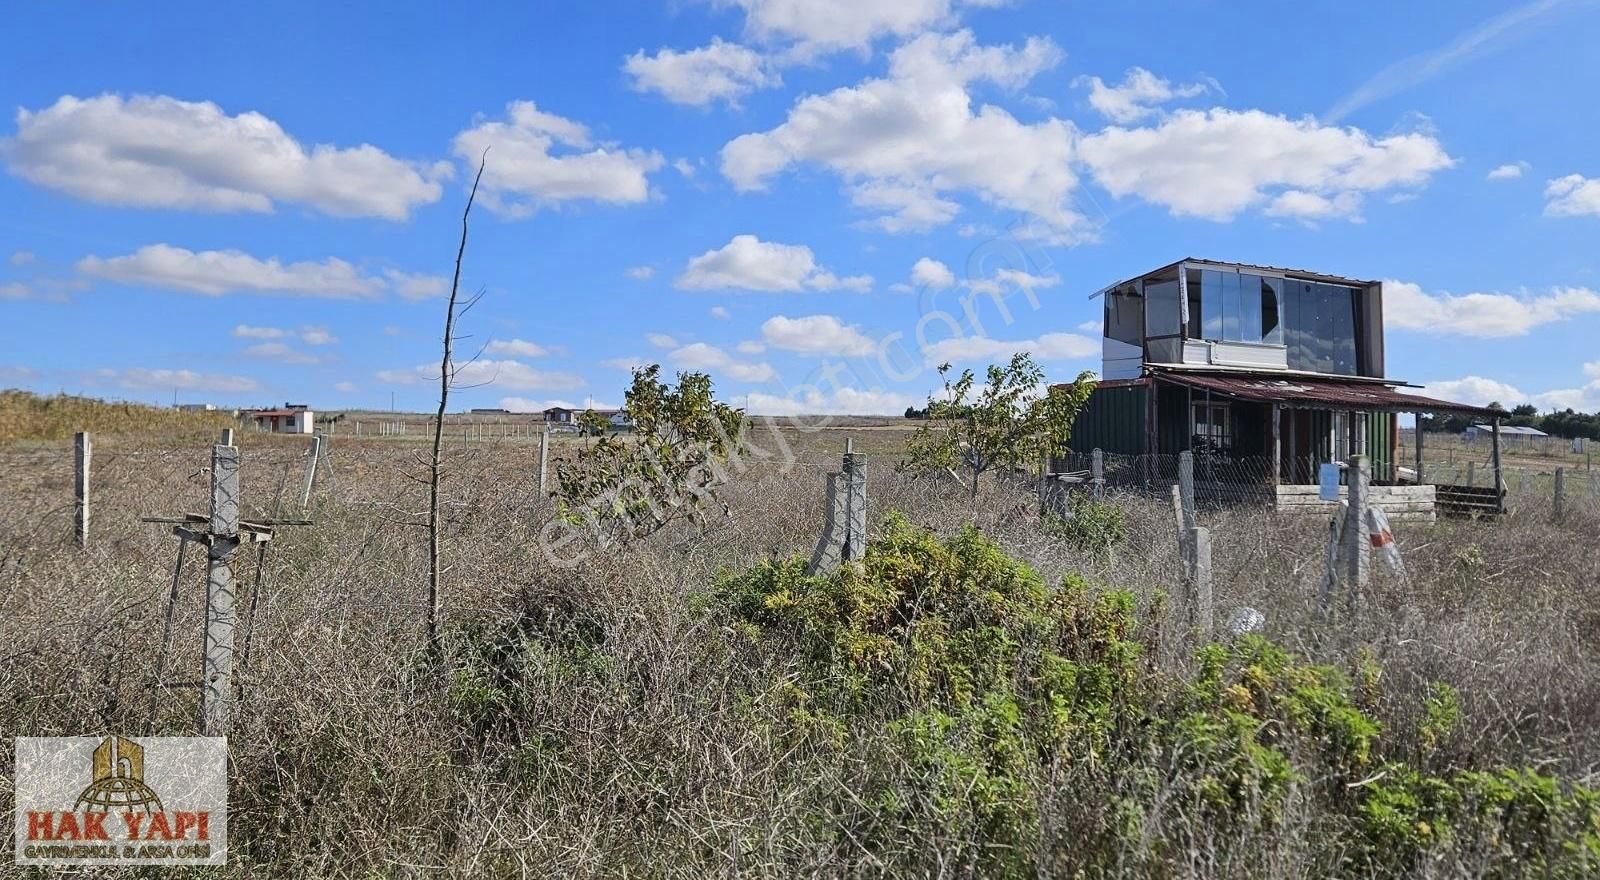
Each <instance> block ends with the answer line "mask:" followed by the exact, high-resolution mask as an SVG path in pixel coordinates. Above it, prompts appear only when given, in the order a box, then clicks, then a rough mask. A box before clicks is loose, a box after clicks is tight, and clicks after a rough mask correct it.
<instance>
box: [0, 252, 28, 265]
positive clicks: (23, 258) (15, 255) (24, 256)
mask: <svg viewBox="0 0 1600 880" xmlns="http://www.w3.org/2000/svg"><path fill="white" fill-rule="evenodd" d="M33 260H34V256H33V251H12V252H11V256H9V257H7V258H6V262H8V263H10V264H11V265H13V266H26V265H28V264H29V263H31V262H33Z"/></svg>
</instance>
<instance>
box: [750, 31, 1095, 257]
mask: <svg viewBox="0 0 1600 880" xmlns="http://www.w3.org/2000/svg"><path fill="white" fill-rule="evenodd" d="M1060 58H1061V51H1060V50H1059V49H1058V48H1057V47H1056V46H1055V44H1054V43H1052V42H1050V41H1049V40H1045V39H1039V38H1032V39H1029V40H1028V41H1027V43H1026V44H1024V45H1023V46H1021V47H1017V46H980V45H978V44H977V43H976V41H975V40H974V39H973V37H972V34H971V33H970V32H967V31H960V32H957V33H953V34H923V35H921V36H919V37H917V38H916V39H914V40H912V41H911V42H909V43H906V44H905V45H903V46H901V47H900V48H898V49H896V50H895V51H894V53H893V55H891V56H890V60H889V74H888V76H887V77H884V78H881V79H869V80H866V81H864V82H862V83H859V84H857V85H855V86H848V87H844V88H839V89H835V90H834V91H831V92H828V93H827V94H822V95H810V96H807V97H804V98H801V99H800V100H799V101H798V102H797V103H796V104H795V105H794V106H793V107H792V108H791V109H790V111H789V115H788V118H787V119H786V120H785V121H784V122H783V123H782V124H781V125H779V126H778V127H776V128H773V129H771V130H770V131H765V132H755V133H751V134H745V135H741V136H739V137H737V138H735V139H733V140H732V141H729V142H728V143H727V144H726V145H725V146H724V147H723V148H722V157H721V158H722V173H723V175H724V176H726V177H727V178H728V180H729V181H731V182H732V183H733V185H734V187H735V188H736V189H739V190H741V191H752V190H760V189H762V188H764V187H765V186H766V184H767V182H768V181H769V180H770V179H771V178H773V177H774V176H776V175H777V174H779V173H781V172H783V171H785V170H786V169H788V168H790V167H791V166H795V165H803V164H807V163H811V164H816V165H820V166H822V167H824V168H827V169H828V170H830V171H832V172H833V173H835V174H837V175H838V176H839V177H840V178H841V180H842V181H843V182H844V183H845V185H846V187H847V188H848V189H849V190H851V192H852V198H853V199H854V200H855V201H856V203H857V204H858V205H861V206H863V207H867V208H873V209H877V210H880V211H885V212H887V213H884V214H881V215H880V216H879V218H878V220H879V222H880V225H882V226H884V227H885V228H886V229H888V230H889V231H907V230H915V229H925V228H928V227H930V226H934V225H939V224H941V223H945V222H948V221H949V220H950V219H951V218H952V217H954V216H955V214H956V212H957V211H958V210H959V206H957V205H956V203H955V202H953V201H951V200H950V198H949V196H951V195H954V194H958V193H970V194H975V195H976V196H977V197H979V198H981V199H983V200H984V201H986V202H988V203H990V204H993V205H996V206H999V207H1001V208H1006V209H1009V210H1015V211H1023V212H1026V213H1029V214H1031V215H1033V216H1036V217H1038V218H1040V219H1041V220H1043V221H1044V222H1047V223H1049V224H1050V225H1051V226H1052V227H1054V228H1056V229H1058V230H1066V229H1069V228H1071V227H1073V226H1075V225H1076V224H1077V223H1078V221H1079V218H1078V217H1077V215H1076V214H1074V213H1073V212H1072V211H1071V210H1070V209H1069V208H1068V206H1067V197H1068V196H1069V195H1070V193H1071V192H1072V190H1073V188H1074V187H1075V186H1076V184H1077V179H1076V177H1075V175H1074V173H1073V171H1072V167H1071V159H1072V155H1073V138H1074V136H1075V130H1074V129H1073V127H1072V125H1071V124H1070V123H1067V122H1063V121H1061V120H1058V119H1049V120H1045V121H1042V122H1038V123H1034V124H1024V123H1022V122H1020V121H1018V120H1017V119H1016V118H1015V117H1013V116H1012V115H1011V114H1009V113H1007V112H1006V111H1005V110H1003V109H1001V108H999V107H996V106H993V105H981V106H977V107H974V102H973V99H972V96H971V95H970V94H969V92H968V87H969V86H970V85H972V84H974V83H979V82H988V83H993V84H995V85H999V86H1002V87H1012V88H1014V87H1018V86H1021V85H1023V84H1025V83H1026V82H1028V80H1029V79H1031V78H1032V77H1033V76H1034V75H1035V74H1037V73H1039V72H1040V71H1043V70H1046V69H1048V68H1050V67H1052V66H1054V65H1055V64H1056V63H1057V62H1058V61H1059V60H1060Z"/></svg>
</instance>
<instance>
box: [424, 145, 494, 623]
mask: <svg viewBox="0 0 1600 880" xmlns="http://www.w3.org/2000/svg"><path fill="white" fill-rule="evenodd" d="M487 162H488V151H487V150H485V151H484V156H483V157H482V158H480V159H479V160H478V173H477V175H476V176H475V177H473V178H472V191H471V192H470V193H468V194H467V207H466V208H465V209H464V210H463V211H462V212H461V244H460V246H459V247H457V248H456V271H455V276H454V278H452V279H451V281H450V300H449V302H448V303H446V304H445V311H444V355H443V357H441V358H440V361H439V409H438V410H437V412H435V414H434V419H433V450H432V454H431V455H430V456H429V459H428V647H429V649H430V650H432V651H434V652H435V653H438V652H439V648H440V643H439V618H440V613H439V607H440V592H439V574H440V560H439V557H440V552H439V551H440V546H439V543H440V542H439V480H440V477H441V476H442V475H443V471H444V467H443V460H442V458H441V451H442V448H443V446H444V411H445V407H446V406H447V405H448V404H449V401H450V386H451V385H452V384H453V383H454V381H455V364H454V358H455V332H456V318H457V317H459V313H458V304H459V303H460V293H461V262H462V260H463V259H464V258H465V257H466V254H467V220H468V218H470V217H471V216H472V203H473V201H474V200H476V199H477V197H478V183H479V182H480V181H482V180H483V168H484V165H485V164H486V163H487ZM480 296H481V294H480ZM476 301H477V297H474V298H473V299H472V300H470V301H468V302H467V303H466V304H465V306H464V307H462V308H460V311H462V312H464V311H466V309H468V308H471V307H472V305H473V303H475V302H476Z"/></svg>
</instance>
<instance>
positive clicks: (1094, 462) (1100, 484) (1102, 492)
mask: <svg viewBox="0 0 1600 880" xmlns="http://www.w3.org/2000/svg"><path fill="white" fill-rule="evenodd" d="M1089 479H1090V480H1091V481H1092V482H1091V483H1090V486H1091V487H1092V489H1093V492H1094V500H1096V501H1099V500H1101V499H1103V498H1105V497H1106V456H1105V453H1104V452H1102V451H1101V450H1100V448H1099V447H1098V446H1097V447H1095V450H1094V452H1092V453H1090V455H1089Z"/></svg>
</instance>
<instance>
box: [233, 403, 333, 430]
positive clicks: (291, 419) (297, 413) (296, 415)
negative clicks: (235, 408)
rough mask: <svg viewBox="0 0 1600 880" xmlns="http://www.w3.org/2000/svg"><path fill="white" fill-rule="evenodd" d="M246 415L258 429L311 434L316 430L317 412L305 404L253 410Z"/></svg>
mask: <svg viewBox="0 0 1600 880" xmlns="http://www.w3.org/2000/svg"><path fill="white" fill-rule="evenodd" d="M245 416H246V417H247V418H249V419H250V421H251V422H252V423H254V424H255V426H256V427H257V428H258V429H260V430H262V431H268V432H271V433H273V434H310V433H313V432H315V430H316V421H317V417H316V413H314V412H312V411H311V409H310V408H309V407H305V406H299V405H295V406H286V407H285V408H283V409H258V410H251V411H250V412H248V413H245Z"/></svg>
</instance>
